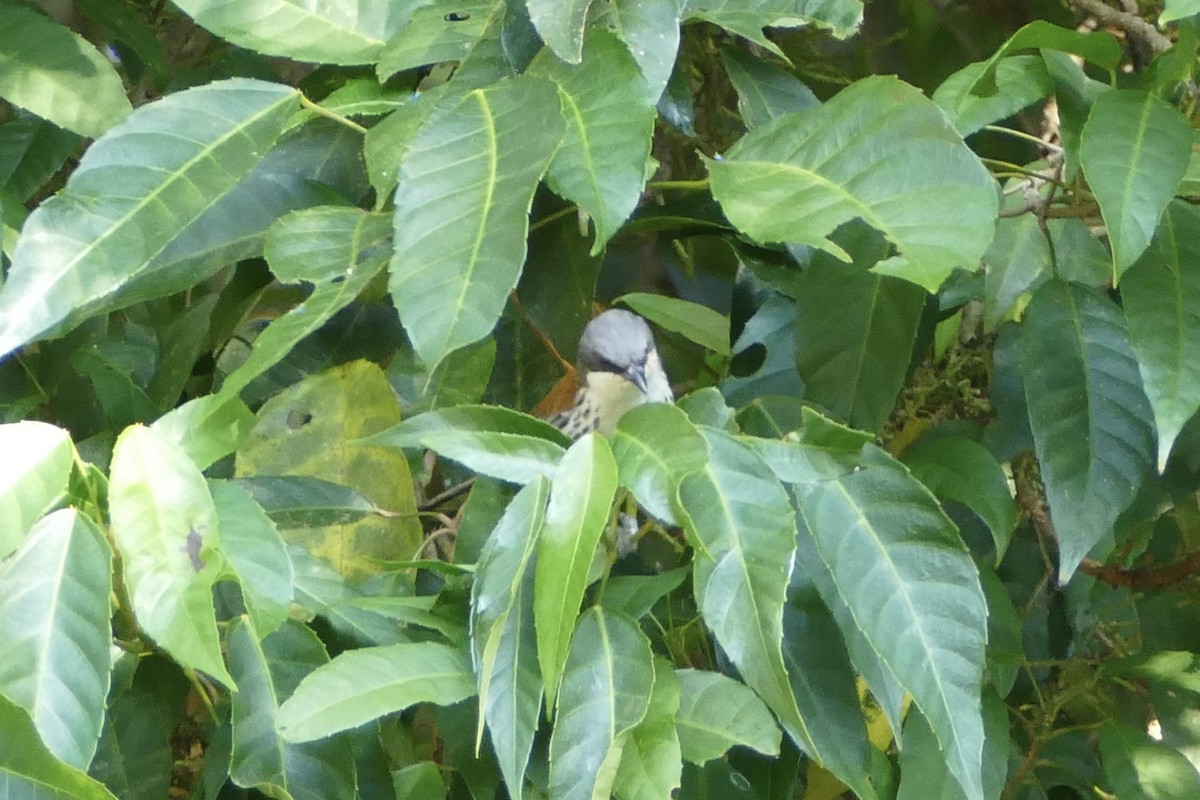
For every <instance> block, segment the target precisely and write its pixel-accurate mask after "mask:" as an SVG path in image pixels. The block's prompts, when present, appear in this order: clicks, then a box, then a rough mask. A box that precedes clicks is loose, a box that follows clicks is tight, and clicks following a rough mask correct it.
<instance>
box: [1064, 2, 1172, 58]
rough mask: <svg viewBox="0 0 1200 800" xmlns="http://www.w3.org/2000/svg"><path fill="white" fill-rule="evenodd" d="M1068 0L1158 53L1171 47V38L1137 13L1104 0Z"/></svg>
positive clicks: (1103, 22)
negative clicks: (1119, 8) (1126, 10)
mask: <svg viewBox="0 0 1200 800" xmlns="http://www.w3.org/2000/svg"><path fill="white" fill-rule="evenodd" d="M1068 2H1070V4H1071V5H1073V6H1075V8H1077V9H1079V10H1080V11H1083V12H1084V13H1086V14H1091V15H1092V16H1093V17H1095V18H1096V19H1097V20H1099V21H1100V22H1101V23H1102V24H1104V25H1109V26H1111V27H1114V28H1120V29H1121V30H1123V31H1125V34H1126V35H1127V36H1129V37H1131V38H1134V39H1137V40H1138V41H1140V42H1143V43H1144V44H1145V45H1146V46H1147V47H1149V48H1150V49H1151V50H1152V51H1153V52H1154V53H1156V54H1157V53H1162V52H1165V51H1167V50H1170V49H1171V40H1170V39H1168V38H1167V37H1166V36H1163V35H1162V34H1161V33H1159V32H1158V29H1157V28H1155V27H1154V26H1153V25H1151V24H1150V23H1149V22H1146V20H1144V19H1142V18H1141V17H1139V16H1137V15H1136V14H1130V13H1128V12H1125V11H1119V10H1118V9H1115V8H1113V7H1112V6H1110V5H1108V4H1107V3H1105V2H1104V0H1068Z"/></svg>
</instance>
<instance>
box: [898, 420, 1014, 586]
mask: <svg viewBox="0 0 1200 800" xmlns="http://www.w3.org/2000/svg"><path fill="white" fill-rule="evenodd" d="M903 460H904V465H905V466H906V467H908V468H909V470H911V471H912V474H913V477H914V478H916V479H917V480H919V481H920V482H921V483H923V484H925V486H926V487H927V488H928V489H929V491H931V492H933V494H934V495H935V496H936V497H937V498H938V499H939V500H953V501H955V502H958V503H962V504H963V505H965V506H966V507H967V508H969V509H971V510H972V511H974V512H975V513H976V514H977V515H979V518H980V519H981V520H983V522H984V524H986V525H987V526H988V530H989V531H991V533H992V541H993V542H994V543H995V546H996V563H997V564H999V563H1000V561H1001V560H1003V558H1004V551H1005V550H1007V549H1008V542H1009V540H1010V539H1011V538H1012V534H1013V529H1014V528H1015V527H1016V525H1017V507H1016V503H1015V501H1014V500H1013V496H1012V494H1011V493H1010V492H1009V490H1008V478H1007V476H1006V475H1005V474H1004V470H1003V469H1002V468H1001V467H1000V464H999V463H998V462H997V461H996V459H995V457H994V456H992V454H991V453H990V452H989V451H988V449H987V448H986V447H984V446H983V445H981V444H979V443H977V442H973V441H971V440H970V439H964V438H960V437H950V438H946V439H934V440H932V441H924V440H922V441H920V442H918V443H917V444H916V445H914V446H913V447H910V448H909V449H908V450H906V451H905V452H904V457H903Z"/></svg>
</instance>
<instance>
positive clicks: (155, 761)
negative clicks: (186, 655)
mask: <svg viewBox="0 0 1200 800" xmlns="http://www.w3.org/2000/svg"><path fill="white" fill-rule="evenodd" d="M130 669H132V670H135V674H133V675H131V676H128V677H123V673H127V672H128V671H129V670H130ZM183 682H184V681H183V675H182V673H181V672H180V671H179V669H178V668H177V667H176V666H175V665H174V664H173V663H171V662H170V661H169V659H166V658H163V657H150V658H144V659H139V658H138V657H136V656H135V655H134V654H132V653H126V654H124V655H122V656H121V657H120V658H119V659H117V660H116V663H115V664H114V669H113V676H112V683H113V686H112V689H111V691H110V694H109V698H108V708H107V709H106V710H105V713H104V727H103V729H102V732H101V735H100V742H99V744H98V745H97V747H96V756H95V758H94V759H93V760H92V763H91V765H90V766H89V767H88V774H90V775H91V776H92V777H93V778H96V779H98V780H101V781H103V782H104V784H105V785H106V786H107V787H108V789H109V791H111V792H113V793H114V794H116V795H117V796H118V797H120V798H122V800H161V798H163V797H166V796H167V795H168V792H169V791H170V785H171V748H170V745H169V743H168V739H169V738H170V736H171V732H172V731H173V730H174V729H175V727H176V726H177V725H178V724H179V708H180V705H179V704H180V703H181V702H182V701H183V696H182V694H181V693H179V692H178V688H177V687H179V685H180V684H181V683H183ZM215 744H216V743H215V742H213V743H211V744H210V749H208V750H207V751H206V754H207V758H209V759H214V760H216V758H218V757H217V756H216V755H215V752H214V745H215ZM206 763H211V762H206Z"/></svg>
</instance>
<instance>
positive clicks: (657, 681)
mask: <svg viewBox="0 0 1200 800" xmlns="http://www.w3.org/2000/svg"><path fill="white" fill-rule="evenodd" d="M609 585H611V582H610V584H609ZM679 705H680V687H679V679H678V678H677V677H676V676H675V670H674V668H673V667H672V666H671V662H670V661H668V660H667V659H665V658H663V657H662V656H655V657H654V689H653V690H652V691H651V693H650V702H649V704H648V705H647V707H646V716H645V717H643V718H642V721H641V722H639V723H638V724H637V725H636V726H634V728H633V730H631V731H630V732H629V735H628V736H627V737H626V738H625V741H624V742H623V743H622V745H621V764H620V766H619V767H618V768H617V776H616V779H615V780H614V781H613V795H614V796H615V797H616V798H617V800H657V798H662V797H669V796H671V794H672V792H674V791H675V790H676V789H678V788H679V782H680V778H681V777H682V772H683V763H682V759H683V756H682V754H681V752H680V748H679V736H678V734H677V733H676V732H675V715H676V714H678V713H679Z"/></svg>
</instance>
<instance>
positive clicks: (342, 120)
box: [300, 94, 367, 134]
mask: <svg viewBox="0 0 1200 800" xmlns="http://www.w3.org/2000/svg"><path fill="white" fill-rule="evenodd" d="M300 106H301V107H302V108H307V109H308V110H309V111H311V112H313V113H314V114H317V115H319V116H322V117H325V118H326V119H331V120H333V121H334V122H336V123H338V124H340V125H345V126H346V127H347V128H349V129H350V130H352V131H358V132H359V133H364V134H365V133H366V132H367V129H366V128H364V127H363V126H362V125H359V124H358V123H357V122H355V121H354V120H352V119H348V118H347V117H343V116H342V115H341V114H338V113H337V112H336V111H330V110H329V109H328V108H325V107H324V106H323V105H321V104H320V103H314V102H313V101H312V100H309V99H308V98H307V97H305V96H304V95H303V94H301V95H300Z"/></svg>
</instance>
